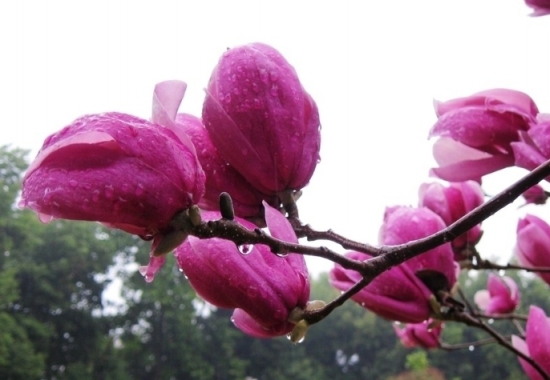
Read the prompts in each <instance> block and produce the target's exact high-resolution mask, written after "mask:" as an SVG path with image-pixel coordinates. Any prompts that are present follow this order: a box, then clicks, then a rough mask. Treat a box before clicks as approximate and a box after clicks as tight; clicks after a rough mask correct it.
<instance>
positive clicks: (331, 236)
mask: <svg viewBox="0 0 550 380" xmlns="http://www.w3.org/2000/svg"><path fill="white" fill-rule="evenodd" d="M294 230H295V231H296V235H298V236H303V237H306V238H307V240H308V241H316V240H327V241H332V242H334V243H337V244H339V245H340V246H342V248H344V249H351V250H354V251H357V252H362V253H366V254H368V255H371V256H378V255H380V254H382V253H384V251H383V250H382V249H380V248H378V247H374V246H372V245H370V244H365V243H359V242H356V241H353V240H351V239H348V238H346V237H344V236H342V235H339V234H337V233H336V232H334V231H332V230H327V231H317V230H314V229H313V228H311V226H310V225H309V224H306V225H303V224H302V225H299V226H295V227H294Z"/></svg>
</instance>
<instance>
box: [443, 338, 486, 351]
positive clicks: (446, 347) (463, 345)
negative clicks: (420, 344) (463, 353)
mask: <svg viewBox="0 0 550 380" xmlns="http://www.w3.org/2000/svg"><path fill="white" fill-rule="evenodd" d="M495 342H496V339H495V338H485V339H480V340H476V341H475V342H466V343H457V344H447V343H444V342H439V348H441V349H442V350H446V351H455V350H462V349H464V348H470V347H478V346H484V345H486V344H490V343H495Z"/></svg>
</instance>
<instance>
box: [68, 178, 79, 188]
mask: <svg viewBox="0 0 550 380" xmlns="http://www.w3.org/2000/svg"><path fill="white" fill-rule="evenodd" d="M69 185H70V186H71V187H76V186H77V185H78V181H77V180H76V179H71V180H70V181H69Z"/></svg>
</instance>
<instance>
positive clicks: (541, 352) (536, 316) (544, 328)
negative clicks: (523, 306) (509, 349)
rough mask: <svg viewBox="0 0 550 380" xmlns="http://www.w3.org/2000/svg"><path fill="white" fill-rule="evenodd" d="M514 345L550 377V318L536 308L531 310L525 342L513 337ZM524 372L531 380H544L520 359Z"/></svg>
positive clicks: (532, 307)
mask: <svg viewBox="0 0 550 380" xmlns="http://www.w3.org/2000/svg"><path fill="white" fill-rule="evenodd" d="M512 345H513V346H514V347H515V348H516V349H517V350H519V351H520V352H522V353H524V354H526V355H528V356H529V357H531V358H532V359H533V360H534V361H536V362H537V364H539V365H540V366H541V367H542V369H543V370H544V371H546V373H547V374H548V375H550V318H548V317H546V314H544V311H543V310H542V309H540V308H538V307H536V306H531V307H530V308H529V316H528V317H527V327H526V331H525V340H523V339H521V338H520V337H518V336H515V335H512ZM519 362H520V364H521V366H522V367H523V370H524V371H525V373H526V374H527V376H529V379H531V380H542V376H541V375H540V374H539V372H538V371H537V370H536V369H535V368H533V366H531V364H529V363H527V362H526V361H525V360H523V359H521V358H520V359H519Z"/></svg>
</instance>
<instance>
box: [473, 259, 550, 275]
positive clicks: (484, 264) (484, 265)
mask: <svg viewBox="0 0 550 380" xmlns="http://www.w3.org/2000/svg"><path fill="white" fill-rule="evenodd" d="M465 268H468V269H498V270H501V269H502V270H508V269H513V270H525V271H527V272H536V273H550V267H537V268H532V267H524V266H522V265H515V264H505V265H501V264H496V263H493V262H491V261H489V260H479V261H478V262H477V263H471V264H469V265H468V264H467V265H466V266H465Z"/></svg>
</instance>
